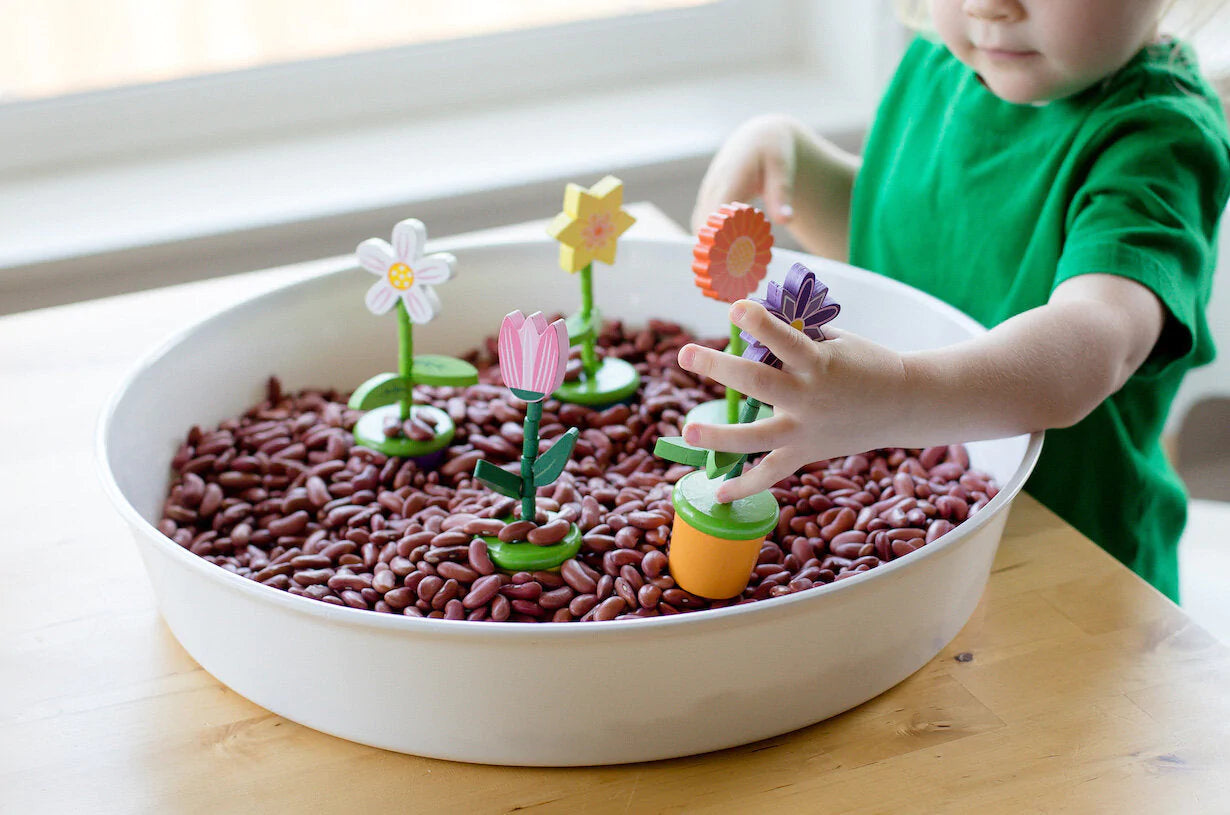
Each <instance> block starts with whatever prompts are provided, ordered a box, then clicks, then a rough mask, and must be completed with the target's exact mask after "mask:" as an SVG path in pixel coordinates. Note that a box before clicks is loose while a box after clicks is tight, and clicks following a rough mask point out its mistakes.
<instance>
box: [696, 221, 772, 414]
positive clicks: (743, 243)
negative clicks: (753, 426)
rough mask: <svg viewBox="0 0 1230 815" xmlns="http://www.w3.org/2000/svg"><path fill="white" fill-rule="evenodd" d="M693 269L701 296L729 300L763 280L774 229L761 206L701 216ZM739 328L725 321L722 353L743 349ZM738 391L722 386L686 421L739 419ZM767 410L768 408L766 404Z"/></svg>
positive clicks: (740, 296) (749, 293)
mask: <svg viewBox="0 0 1230 815" xmlns="http://www.w3.org/2000/svg"><path fill="white" fill-rule="evenodd" d="M692 258H693V260H692V272H693V274H694V275H695V279H696V285H697V286H699V287H700V290H701V292H702V293H704V295H705V296H706V297H712V298H713V299H714V300H721V301H723V302H726V303H733V302H735V301H736V300H742V299H743V298H744V297H747V296H749V295H751V293H752V292H754V291H756V288H757V287H758V286H759V285H760V281H761V280H764V277H765V275H766V274H768V271H769V261H770V260H771V259H772V258H773V229H772V227H771V226H770V225H769V219H768V218H766V217H765V214H764V213H763V212H761V211H760V210H758V209H756V208H755V207H753V206H749V205H748V204H740V203H737V202H736V203H730V204H724V205H723V206H721V207H719V208H718V210H717V212H714V213H713V214H712V215H710V216H709V218H708V220H706V221H705V225H704V226H703V227H701V228H700V231H699V232H698V233H697V236H696V246H695V247H693V249H692ZM739 333H740V332H739V329H737V328H736V327H735V326H734V325H733V324H732V325H731V326H730V344H729V345H727V346H726V351H727V353H730V354H734V355H736V356H738V355H739V354H742V353H743V348H744V342H743V339H742V337H740V335H739ZM740 399H741V397H740V395H739V393H738V392H736V391H733V390H731V389H730V388H727V389H726V399H725V400H721V399H717V400H714V401H712V402H705V403H703V404H700V405H697V406H696V407H695V408H693V409H692V410H691V411H689V412H688V415H687V417H686V418H685V421H686V422H705V423H708V424H734V423H736V422H737V421H738V420H739V411H740ZM765 411H768V408H765Z"/></svg>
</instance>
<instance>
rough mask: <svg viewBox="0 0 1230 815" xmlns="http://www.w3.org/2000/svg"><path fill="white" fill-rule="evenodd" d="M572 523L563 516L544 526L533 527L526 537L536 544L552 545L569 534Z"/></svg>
mask: <svg viewBox="0 0 1230 815" xmlns="http://www.w3.org/2000/svg"><path fill="white" fill-rule="evenodd" d="M570 527H571V524H569V523H568V521H566V520H564V519H563V518H558V519H556V520H554V521H551V522H550V523H548V524H545V525H543V526H538V527H535V528H533V529H531V530H530V531H529V532H528V533H527V535H526V537H527V538H528V540H529V542H530V543H532V544H534V545H536V546H550V545H552V544H556V543H559V542H560V541H562V540H563V539H564V536H566V535H567V534H568V530H569V528H570Z"/></svg>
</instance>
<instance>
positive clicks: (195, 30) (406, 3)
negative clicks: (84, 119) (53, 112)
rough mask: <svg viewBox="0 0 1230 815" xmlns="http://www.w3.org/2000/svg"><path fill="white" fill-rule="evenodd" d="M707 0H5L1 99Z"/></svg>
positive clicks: (157, 79)
mask: <svg viewBox="0 0 1230 815" xmlns="http://www.w3.org/2000/svg"><path fill="white" fill-rule="evenodd" d="M713 2H716V0H584V2H578V1H577V0H515V2H514V1H512V0H315V1H314V2H307V3H305V2H303V0H106V1H105V2H99V0H7V1H6V2H5V3H4V6H5V14H4V18H5V25H3V26H0V101H17V100H31V99H42V98H48V97H55V96H63V95H66V94H73V93H81V92H86V91H97V90H104V89H108V88H120V87H125V86H130V85H140V84H146V83H152V82H162V81H166V80H172V79H181V78H184V77H191V76H200V75H205V74H213V73H220V72H226V71H236V70H242V69H246V68H254V67H259V66H265V65H274V64H278V63H286V62H296V61H300V60H307V59H313V58H319V57H331V56H338V55H342V54H351V53H357V52H363V51H375V50H380V49H385V48H395V47H398V46H404V45H412V44H419V43H428V42H438V41H442V40H455V39H462V38H466V37H471V36H477V35H482V34H493V33H496V32H502V31H516V30H523V29H528V28H536V27H541V26H548V25H555V24H560V23H567V22H574V21H578V20H589V19H597V18H609V17H617V16H621V15H629V14H638V13H646V12H654V11H663V10H668V9H675V8H682V7H691V6H701V5H706V4H708V3H713Z"/></svg>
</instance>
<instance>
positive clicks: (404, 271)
mask: <svg viewBox="0 0 1230 815" xmlns="http://www.w3.org/2000/svg"><path fill="white" fill-rule="evenodd" d="M389 285H390V286H392V287H393V288H395V289H397V290H398V291H405V290H406V289H408V288H410V287H411V286H413V285H414V270H413V269H411V268H410V267H409V266H407V265H406V264H404V263H394V264H393V265H392V266H390V267H389Z"/></svg>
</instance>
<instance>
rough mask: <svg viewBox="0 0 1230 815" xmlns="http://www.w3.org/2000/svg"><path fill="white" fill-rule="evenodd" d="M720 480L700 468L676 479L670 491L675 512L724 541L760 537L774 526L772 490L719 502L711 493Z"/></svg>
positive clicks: (774, 511) (774, 504)
mask: <svg viewBox="0 0 1230 815" xmlns="http://www.w3.org/2000/svg"><path fill="white" fill-rule="evenodd" d="M722 481H723V479H721V478H714V479H710V478H707V477H706V476H705V474H704V473H703V472H701V471H699V470H697V471H696V472H693V473H688V474H687V475H685V476H684V477H683V478H681V479H679V481H678V483H676V484H675V490H674V492H673V493H672V494H671V502H672V503H673V504H674V505H675V513H676V514H677V515H679V517H681V518H683V520H685V521H687V522H688V524H689V525H690V526H692V527H693V528H695V529H697V530H698V531H700V532H704V533H705V534H707V535H713V536H714V537H716V538H724V539H726V540H749V539H751V538H758V537H763V536H765V535H767V534H769V532H770V531H772V530H773V528H774V527H776V526H777V515H778V507H777V499H776V498H774V497H773V494H772V493H771V492H769V491H768V490H765V491H764V492H758V493H756V494H755V495H749V496H748V497H746V498H740V499H739V500H737V501H731V502H730V503H729V504H721V503H718V501H717V499H716V498H714V492H716V490H717V488H718V485H719V484H721V483H722Z"/></svg>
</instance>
